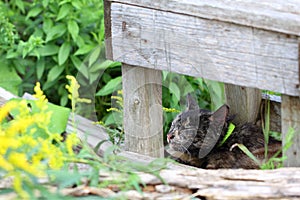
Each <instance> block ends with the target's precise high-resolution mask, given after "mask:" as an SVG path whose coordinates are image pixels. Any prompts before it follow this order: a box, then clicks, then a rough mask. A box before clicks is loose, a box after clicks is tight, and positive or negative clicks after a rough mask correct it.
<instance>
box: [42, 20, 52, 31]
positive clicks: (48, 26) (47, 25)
mask: <svg viewBox="0 0 300 200" xmlns="http://www.w3.org/2000/svg"><path fill="white" fill-rule="evenodd" d="M52 27H53V21H52V20H51V19H49V18H45V19H44V21H43V31H44V33H46V34H47V33H48V32H49V31H50V30H51V28H52Z"/></svg>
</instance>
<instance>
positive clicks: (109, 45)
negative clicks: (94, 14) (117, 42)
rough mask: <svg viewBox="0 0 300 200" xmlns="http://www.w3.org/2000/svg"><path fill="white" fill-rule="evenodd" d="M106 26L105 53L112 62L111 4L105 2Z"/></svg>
mask: <svg viewBox="0 0 300 200" xmlns="http://www.w3.org/2000/svg"><path fill="white" fill-rule="evenodd" d="M103 4H104V24H105V53H106V58H107V59H110V60H112V59H113V57H112V43H111V8H110V6H111V2H109V1H106V0H104V1H103Z"/></svg>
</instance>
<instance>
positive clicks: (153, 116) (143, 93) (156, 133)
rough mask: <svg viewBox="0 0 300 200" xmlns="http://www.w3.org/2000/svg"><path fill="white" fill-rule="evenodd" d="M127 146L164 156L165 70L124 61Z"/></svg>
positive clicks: (123, 78)
mask: <svg viewBox="0 0 300 200" xmlns="http://www.w3.org/2000/svg"><path fill="white" fill-rule="evenodd" d="M122 80H123V95H124V96H123V98H124V130H125V149H126V150H127V151H131V152H136V153H140V154H144V155H148V156H152V157H163V153H164V151H163V149H164V147H163V120H162V116H163V113H162V84H161V81H162V75H161V71H158V70H153V69H146V68H142V67H133V66H129V65H125V64H123V66H122Z"/></svg>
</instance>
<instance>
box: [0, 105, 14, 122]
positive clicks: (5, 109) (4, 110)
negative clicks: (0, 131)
mask: <svg viewBox="0 0 300 200" xmlns="http://www.w3.org/2000/svg"><path fill="white" fill-rule="evenodd" d="M15 107H17V103H16V102H14V101H9V102H7V103H6V104H4V105H3V106H2V107H1V108H0V122H2V121H3V119H4V118H5V117H6V116H7V115H8V113H9V112H10V111H11V110H12V109H13V108H15Z"/></svg>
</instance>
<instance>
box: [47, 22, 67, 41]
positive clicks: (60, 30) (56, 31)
mask: <svg viewBox="0 0 300 200" xmlns="http://www.w3.org/2000/svg"><path fill="white" fill-rule="evenodd" d="M66 31H67V27H66V25H65V24H59V25H57V26H54V27H52V28H51V29H50V31H49V32H48V33H47V37H46V42H49V41H51V40H54V39H56V38H59V37H60V36H62V35H63V34H65V32H66Z"/></svg>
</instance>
